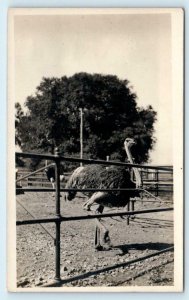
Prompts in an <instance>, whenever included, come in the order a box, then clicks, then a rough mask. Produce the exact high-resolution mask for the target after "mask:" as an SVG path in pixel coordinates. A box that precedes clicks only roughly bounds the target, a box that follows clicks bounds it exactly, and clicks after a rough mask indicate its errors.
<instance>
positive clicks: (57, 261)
mask: <svg viewBox="0 0 189 300" xmlns="http://www.w3.org/2000/svg"><path fill="white" fill-rule="evenodd" d="M55 157H56V160H55V180H56V187H55V188H56V199H55V200H56V216H57V217H60V216H61V215H60V161H59V159H58V157H59V150H58V148H55ZM60 225H61V222H60V221H59V220H58V221H56V240H55V268H56V270H55V280H56V281H58V282H60V281H61V278H60Z"/></svg>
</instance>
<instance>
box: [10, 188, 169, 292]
mask: <svg viewBox="0 0 189 300" xmlns="http://www.w3.org/2000/svg"><path fill="white" fill-rule="evenodd" d="M163 199H164V200H171V196H166V197H163ZM61 200H62V201H61V214H62V215H63V216H76V215H86V214H87V212H85V211H83V209H82V204H83V203H84V201H85V199H84V198H80V197H78V198H76V199H74V200H73V201H72V202H65V201H64V200H63V197H62V198H61ZM148 200H152V199H148ZM21 205H22V206H21ZM23 206H24V207H26V208H27V209H28V211H29V212H30V213H31V214H32V215H34V216H35V217H36V218H43V217H53V216H55V198H54V197H53V194H52V193H51V194H50V193H36V192H31V193H29V192H28V193H25V194H23V195H18V196H17V220H24V219H31V218H32V217H31V215H30V214H28V213H27V212H26V210H25V209H24V208H23ZM169 206H172V205H171V204H165V203H164V204H159V203H154V202H152V203H151V202H150V203H146V202H143V203H141V202H137V203H136V208H135V209H147V208H148V209H150V208H160V207H169ZM123 210H126V208H125V209H122V210H117V209H116V210H113V211H112V210H111V212H116V211H123ZM107 211H109V212H110V209H106V210H105V212H107ZM104 220H105V221H104V222H105V224H106V226H107V227H108V228H109V230H110V237H111V242H112V244H113V248H112V250H109V251H98V252H97V251H95V250H94V228H95V220H81V221H70V222H64V223H62V224H61V278H62V279H63V286H66V287H72V286H77V287H81V286H82V287H83V286H86V287H91V286H156V285H158V286H171V285H173V284H174V277H173V271H174V263H173V258H174V253H173V252H171V251H169V252H166V253H163V254H160V255H159V256H154V257H152V258H148V259H145V260H142V261H140V262H136V263H133V264H130V265H126V266H124V263H125V262H128V261H131V260H134V259H136V258H138V257H144V256H146V255H149V254H151V253H155V252H156V251H159V250H163V249H165V248H167V247H170V246H172V245H173V212H172V211H168V212H158V213H150V214H143V215H137V216H136V217H135V218H134V219H133V220H132V219H130V224H129V225H127V221H126V219H121V218H120V217H114V218H113V219H112V218H107V219H104ZM43 226H44V227H45V229H47V230H48V231H49V232H50V234H51V235H52V237H54V236H55V224H45V225H43ZM52 237H51V236H50V235H49V234H48V233H47V232H46V231H45V230H44V228H42V227H41V226H40V225H24V226H17V249H16V250H17V251H16V253H17V286H18V287H36V286H44V285H47V284H48V283H50V282H52V281H53V280H54V276H55V247H54V241H53V238H52ZM116 266H117V267H116ZM79 275H82V277H83V278H82V279H80V278H79V277H78V276H79ZM70 279H72V280H70Z"/></svg>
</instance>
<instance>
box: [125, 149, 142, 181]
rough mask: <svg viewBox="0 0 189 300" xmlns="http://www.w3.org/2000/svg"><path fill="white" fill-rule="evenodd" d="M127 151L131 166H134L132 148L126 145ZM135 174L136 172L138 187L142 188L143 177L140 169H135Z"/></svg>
mask: <svg viewBox="0 0 189 300" xmlns="http://www.w3.org/2000/svg"><path fill="white" fill-rule="evenodd" d="M125 151H126V154H127V157H128V160H129V162H130V163H131V164H133V163H134V162H133V158H132V156H131V152H130V148H129V147H128V146H127V145H125ZM133 172H134V174H135V178H136V186H137V187H140V186H141V184H142V179H141V175H140V172H139V170H138V168H133Z"/></svg>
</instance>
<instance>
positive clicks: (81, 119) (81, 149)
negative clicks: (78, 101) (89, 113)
mask: <svg viewBox="0 0 189 300" xmlns="http://www.w3.org/2000/svg"><path fill="white" fill-rule="evenodd" d="M79 110H80V158H81V159H82V158H83V108H80V109H79ZM82 165H83V164H82V162H81V163H80V166H82Z"/></svg>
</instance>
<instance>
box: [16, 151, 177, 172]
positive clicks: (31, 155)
mask: <svg viewBox="0 0 189 300" xmlns="http://www.w3.org/2000/svg"><path fill="white" fill-rule="evenodd" d="M16 156H18V157H28V158H41V159H48V160H57V159H58V160H59V161H69V162H78V163H81V162H82V163H89V164H99V165H109V166H111V165H115V166H120V167H122V166H123V167H130V168H133V167H135V168H140V169H141V168H145V169H154V170H155V169H158V170H162V171H170V172H172V171H173V168H167V167H157V166H147V165H138V164H130V163H123V162H116V161H106V160H95V159H81V158H76V157H65V156H57V155H47V154H44V155H43V154H34V153H22V152H16Z"/></svg>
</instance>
